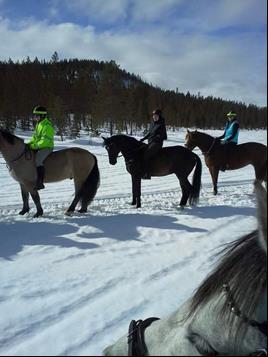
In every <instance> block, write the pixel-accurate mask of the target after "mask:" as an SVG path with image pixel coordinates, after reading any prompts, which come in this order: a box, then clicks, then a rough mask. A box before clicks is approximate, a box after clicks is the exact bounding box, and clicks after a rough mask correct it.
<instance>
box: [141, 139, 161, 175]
mask: <svg viewBox="0 0 268 357" xmlns="http://www.w3.org/2000/svg"><path fill="white" fill-rule="evenodd" d="M162 146H163V143H162V142H157V141H153V142H151V143H150V144H149V145H148V148H147V150H146V151H145V154H144V157H143V175H142V178H143V179H145V180H150V179H151V175H150V173H149V168H148V166H149V160H150V159H152V158H153V157H154V156H155V155H156V154H157V153H158V152H159V150H160V149H161V148H162Z"/></svg>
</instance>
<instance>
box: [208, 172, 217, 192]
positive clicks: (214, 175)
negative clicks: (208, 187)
mask: <svg viewBox="0 0 268 357" xmlns="http://www.w3.org/2000/svg"><path fill="white" fill-rule="evenodd" d="M209 172H210V175H211V178H212V183H213V194H214V195H217V193H218V177H219V168H218V167H215V166H210V167H209Z"/></svg>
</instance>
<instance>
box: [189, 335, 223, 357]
mask: <svg viewBox="0 0 268 357" xmlns="http://www.w3.org/2000/svg"><path fill="white" fill-rule="evenodd" d="M188 340H189V341H190V342H191V343H192V344H193V345H194V346H195V348H196V349H197V351H198V352H199V353H200V354H201V355H202V356H218V355H219V353H218V352H217V351H216V350H214V348H213V347H212V346H211V345H210V344H209V343H208V342H207V341H206V340H205V339H204V338H203V337H201V336H200V335H198V334H197V333H193V332H192V333H191V334H190V335H189V336H188Z"/></svg>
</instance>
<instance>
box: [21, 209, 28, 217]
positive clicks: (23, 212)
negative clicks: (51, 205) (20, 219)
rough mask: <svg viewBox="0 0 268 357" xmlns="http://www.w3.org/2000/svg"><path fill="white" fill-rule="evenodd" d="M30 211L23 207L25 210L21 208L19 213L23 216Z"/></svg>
mask: <svg viewBox="0 0 268 357" xmlns="http://www.w3.org/2000/svg"><path fill="white" fill-rule="evenodd" d="M28 212H29V210H28V209H23V210H21V211H20V212H19V214H20V215H21V216H23V215H24V214H25V213H28Z"/></svg>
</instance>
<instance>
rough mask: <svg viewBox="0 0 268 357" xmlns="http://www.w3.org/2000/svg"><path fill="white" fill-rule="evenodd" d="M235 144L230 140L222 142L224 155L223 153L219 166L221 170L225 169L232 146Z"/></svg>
mask: <svg viewBox="0 0 268 357" xmlns="http://www.w3.org/2000/svg"><path fill="white" fill-rule="evenodd" d="M236 145H237V144H236V143H234V142H232V141H230V142H229V143H228V142H227V143H225V144H223V145H222V146H223V152H224V155H223V162H222V167H221V170H222V171H225V170H226V168H227V163H228V161H230V157H231V155H232V152H233V149H234V147H235V146H236Z"/></svg>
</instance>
